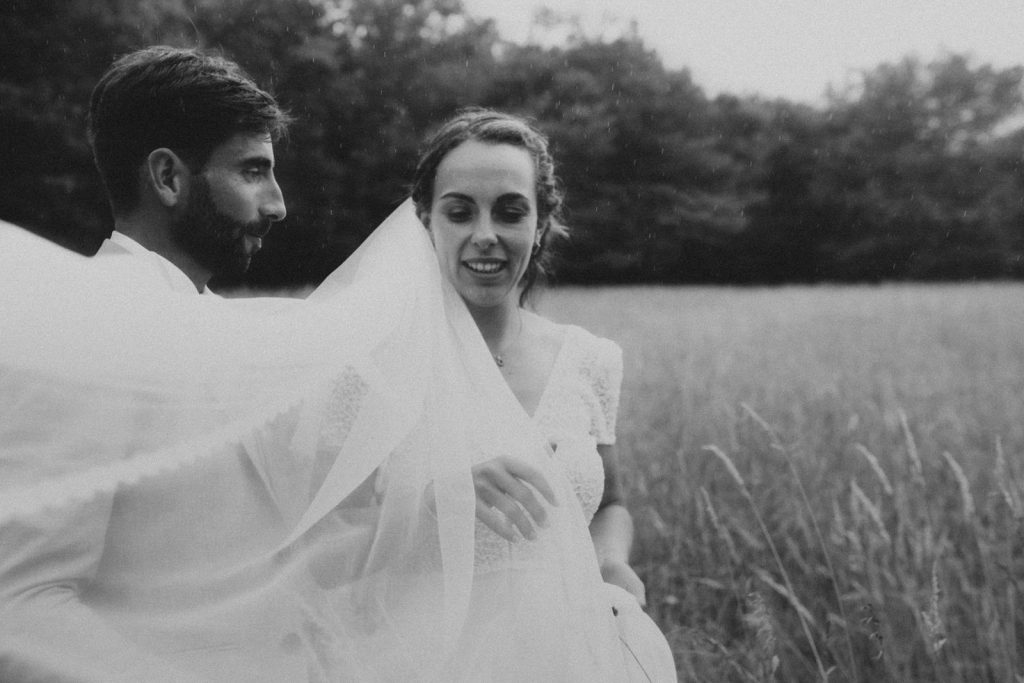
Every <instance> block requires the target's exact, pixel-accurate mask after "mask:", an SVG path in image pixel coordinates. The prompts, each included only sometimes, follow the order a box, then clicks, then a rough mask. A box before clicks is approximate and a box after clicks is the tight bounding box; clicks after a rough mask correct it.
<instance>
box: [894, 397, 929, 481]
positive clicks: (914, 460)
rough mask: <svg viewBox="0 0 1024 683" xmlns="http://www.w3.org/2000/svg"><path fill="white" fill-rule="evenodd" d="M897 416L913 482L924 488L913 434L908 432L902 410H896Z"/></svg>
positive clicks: (922, 469)
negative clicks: (905, 445)
mask: <svg viewBox="0 0 1024 683" xmlns="http://www.w3.org/2000/svg"><path fill="white" fill-rule="evenodd" d="M897 414H898V415H899V418H900V427H901V428H902V429H903V438H904V440H905V441H906V442H907V458H909V459H910V469H911V471H912V472H913V476H914V482H916V483H917V484H918V485H920V486H924V468H923V467H921V457H920V456H919V455H918V454H917V443H916V442H915V441H914V434H913V433H912V432H911V431H910V424H909V423H908V422H907V414H906V413H905V412H904V411H903V409H902V408H900V409H899V410H897Z"/></svg>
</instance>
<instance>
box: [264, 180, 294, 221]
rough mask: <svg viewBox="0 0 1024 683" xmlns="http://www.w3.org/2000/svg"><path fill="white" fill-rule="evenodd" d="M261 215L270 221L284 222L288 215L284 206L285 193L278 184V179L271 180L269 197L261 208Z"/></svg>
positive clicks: (268, 191) (268, 190)
mask: <svg viewBox="0 0 1024 683" xmlns="http://www.w3.org/2000/svg"><path fill="white" fill-rule="evenodd" d="M260 214H261V215H262V216H263V217H264V218H267V219H268V220H270V221H280V220H284V217H285V216H287V215H288V209H287V208H286V207H285V205H284V193H283V192H281V186H280V185H278V184H277V179H276V178H271V180H270V187H269V188H268V189H267V196H266V197H265V199H264V201H263V205H262V206H261V207H260Z"/></svg>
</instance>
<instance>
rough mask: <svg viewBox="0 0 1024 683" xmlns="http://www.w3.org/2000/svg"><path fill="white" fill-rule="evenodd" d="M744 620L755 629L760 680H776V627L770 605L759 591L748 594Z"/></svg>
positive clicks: (777, 659)
mask: <svg viewBox="0 0 1024 683" xmlns="http://www.w3.org/2000/svg"><path fill="white" fill-rule="evenodd" d="M743 620H744V621H745V622H746V623H747V625H748V626H750V627H751V628H753V629H754V644H755V645H756V647H755V655H756V660H757V662H758V664H759V669H760V671H758V673H759V674H760V680H767V681H773V680H775V672H776V671H778V669H779V655H778V654H777V653H776V640H775V629H774V627H773V625H772V618H771V615H770V614H769V613H768V605H767V604H766V603H765V601H764V598H763V597H762V596H761V594H760V593H758V592H757V591H754V592H752V593H750V594H749V595H747V612H746V614H744V615H743Z"/></svg>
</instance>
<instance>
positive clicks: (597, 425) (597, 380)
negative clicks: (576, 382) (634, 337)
mask: <svg viewBox="0 0 1024 683" xmlns="http://www.w3.org/2000/svg"><path fill="white" fill-rule="evenodd" d="M582 371H583V373H584V379H585V381H586V383H587V386H588V387H590V388H591V389H592V391H593V397H594V403H593V405H592V407H591V428H590V433H591V436H593V437H594V439H595V440H596V441H597V443H599V444H613V443H615V426H616V421H617V417H618V412H619V392H620V390H621V387H622V348H621V347H619V345H618V344H616V343H615V342H613V341H611V340H609V339H602V338H599V337H594V338H593V344H592V345H591V348H590V349H589V352H588V353H587V354H585V361H584V363H583V366H582Z"/></svg>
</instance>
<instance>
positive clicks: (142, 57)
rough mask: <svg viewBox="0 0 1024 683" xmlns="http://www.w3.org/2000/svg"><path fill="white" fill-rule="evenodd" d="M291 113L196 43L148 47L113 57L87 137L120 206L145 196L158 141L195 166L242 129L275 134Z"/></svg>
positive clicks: (98, 90)
mask: <svg viewBox="0 0 1024 683" xmlns="http://www.w3.org/2000/svg"><path fill="white" fill-rule="evenodd" d="M290 122H291V117H290V116H289V115H288V114H287V113H286V112H284V111H283V110H282V109H281V107H280V106H278V104H277V102H276V100H275V99H274V97H273V96H272V95H270V94H269V93H267V92H266V91H264V90H262V89H260V88H259V87H258V86H257V85H256V84H255V83H254V82H253V81H252V79H251V78H249V76H247V75H246V74H245V72H243V71H242V69H241V68H240V67H239V66H238V65H237V64H235V63H234V62H231V61H229V60H227V59H224V58H223V57H220V56H215V55H208V54H203V53H202V52H199V51H198V50H190V49H180V48H173V47H165V46H158V47H149V48H145V49H143V50H138V51H136V52H132V53H130V54H127V55H125V56H123V57H121V58H120V59H118V60H117V61H115V62H114V63H113V64H112V65H111V67H110V68H109V69H108V70H107V72H106V73H105V74H104V75H103V77H102V78H101V79H100V81H99V83H97V84H96V87H95V89H94V90H93V92H92V100H91V102H90V103H89V143H90V144H91V145H92V149H93V155H94V157H95V160H96V167H97V168H98V169H99V172H100V175H101V176H102V177H103V182H104V184H105V185H106V187H107V193H108V194H109V195H110V203H111V206H112V207H113V209H114V212H115V213H119V212H125V211H130V210H131V209H133V208H135V207H136V206H137V205H138V201H139V175H138V174H139V166H140V165H141V164H142V162H143V161H144V160H145V159H146V157H147V156H148V155H149V153H150V152H152V151H153V150H154V149H158V148H160V147H166V148H168V149H170V150H173V151H174V152H175V153H176V154H178V155H179V156H181V157H182V158H183V159H184V160H185V163H186V164H188V166H189V168H190V169H191V170H192V172H194V173H198V172H199V171H200V169H202V167H203V165H205V164H206V162H207V160H208V159H209V157H210V154H211V153H212V152H213V150H214V148H215V147H217V146H218V145H220V144H222V143H224V142H225V141H227V140H228V139H229V138H230V137H232V136H233V135H236V134H238V133H254V134H261V133H265V134H268V135H270V137H271V139H272V140H277V139H279V138H280V137H281V136H282V135H284V133H285V132H286V130H287V127H288V124H289V123H290Z"/></svg>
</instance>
